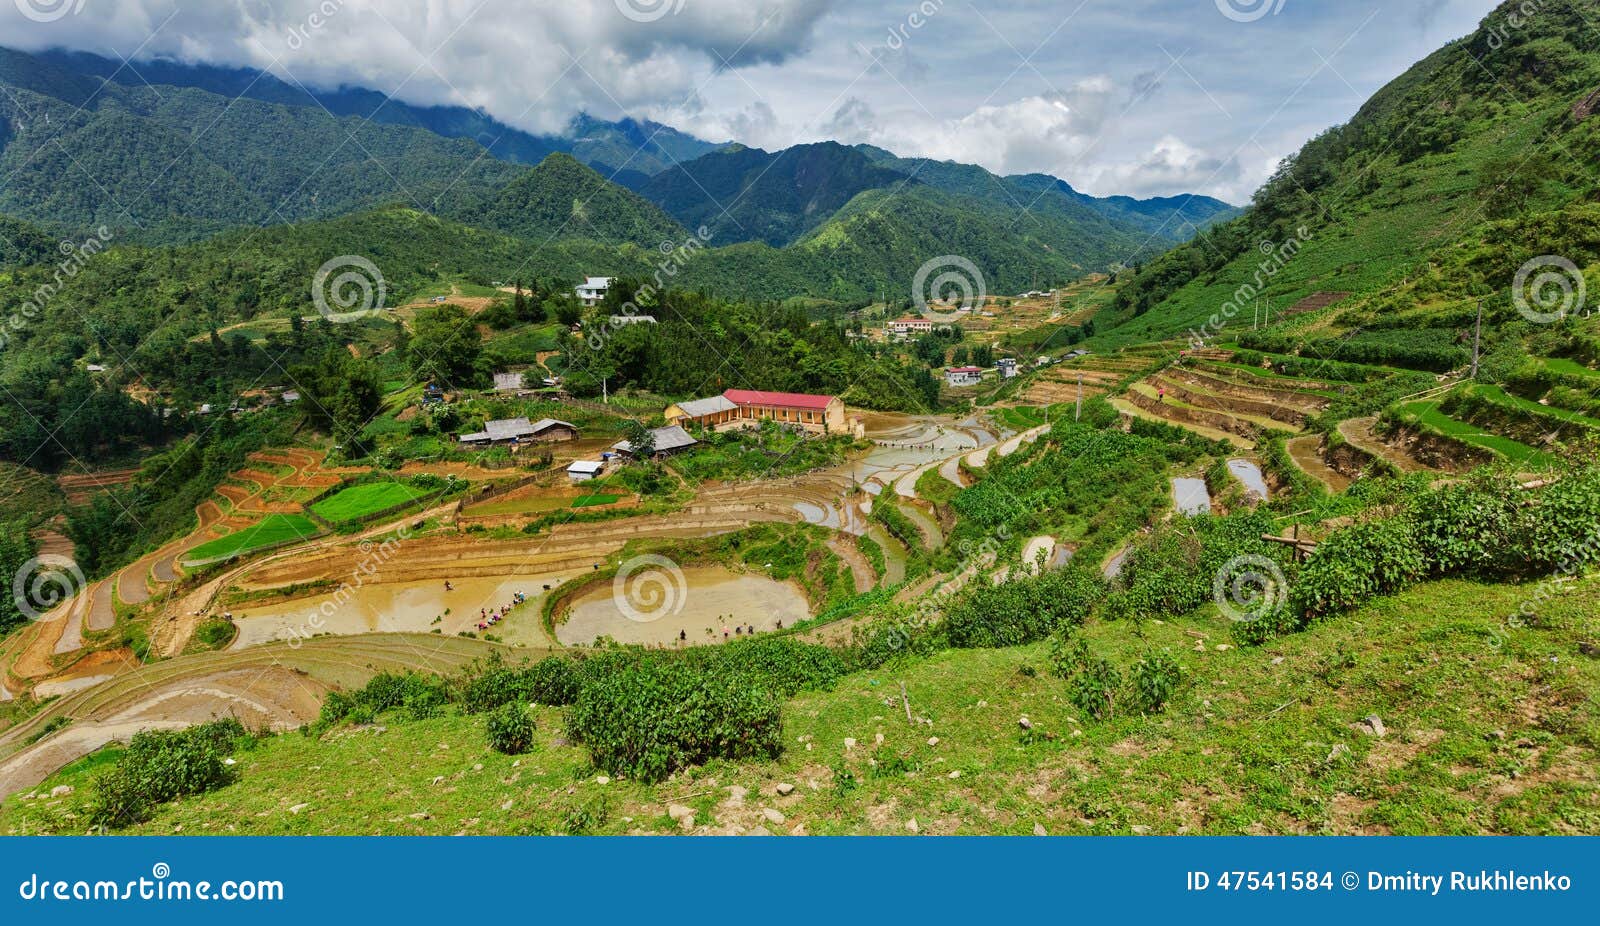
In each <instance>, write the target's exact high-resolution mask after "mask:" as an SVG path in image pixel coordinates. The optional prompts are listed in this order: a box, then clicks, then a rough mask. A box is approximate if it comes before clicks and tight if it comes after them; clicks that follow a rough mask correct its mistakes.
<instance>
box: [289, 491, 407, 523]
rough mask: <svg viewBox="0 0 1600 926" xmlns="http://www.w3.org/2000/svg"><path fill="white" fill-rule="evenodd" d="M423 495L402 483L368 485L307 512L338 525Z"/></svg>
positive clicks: (321, 502)
mask: <svg viewBox="0 0 1600 926" xmlns="http://www.w3.org/2000/svg"><path fill="white" fill-rule="evenodd" d="M427 494H428V493H427V491H426V490H425V489H419V488H417V487H416V486H413V485H407V484H406V483H403V482H369V483H365V484H364V485H358V486H351V487H350V488H348V489H345V490H344V491H342V492H339V493H336V494H334V495H331V496H329V497H328V498H325V499H323V500H322V501H320V502H317V503H316V504H315V505H312V506H311V510H312V512H313V513H315V514H316V515H317V516H318V517H320V518H323V519H325V520H328V521H332V522H333V523H335V524H338V523H340V522H341V521H355V520H358V519H360V518H364V517H366V516H367V515H371V514H376V513H378V512H380V511H387V510H388V509H390V508H393V507H395V506H396V505H404V504H405V503H406V502H410V501H414V500H416V499H419V498H421V497H422V496H424V495H427Z"/></svg>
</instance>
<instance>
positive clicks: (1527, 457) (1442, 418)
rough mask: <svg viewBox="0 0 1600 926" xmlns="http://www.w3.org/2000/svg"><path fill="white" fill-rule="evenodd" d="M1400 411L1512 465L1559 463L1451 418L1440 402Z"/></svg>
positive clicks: (1413, 404)
mask: <svg viewBox="0 0 1600 926" xmlns="http://www.w3.org/2000/svg"><path fill="white" fill-rule="evenodd" d="M1398 411H1399V412H1400V414H1401V416H1402V417H1405V418H1408V419H1411V420H1413V421H1416V422H1419V423H1421V424H1423V425H1425V426H1427V427H1429V428H1432V429H1434V430H1435V431H1438V432H1439V433H1440V434H1443V435H1445V436H1446V437H1451V438H1454V439H1456V440H1458V441H1461V442H1462V443H1464V444H1471V445H1473V446H1475V447H1482V448H1484V449H1485V450H1490V451H1492V452H1494V453H1495V454H1497V455H1498V456H1501V457H1504V458H1505V459H1507V460H1509V461H1510V462H1512V463H1531V464H1534V465H1536V466H1552V465H1554V464H1555V463H1556V462H1557V461H1556V459H1555V458H1554V457H1552V456H1550V455H1549V454H1547V453H1545V452H1543V451H1540V450H1535V449H1534V448H1532V447H1529V446H1528V445H1527V444H1524V443H1521V442H1519V441H1514V440H1512V439H1510V438H1509V437H1501V436H1500V435H1498V434H1492V433H1490V432H1488V431H1485V430H1484V429H1482V428H1480V427H1477V426H1476V425H1471V424H1468V423H1466V422H1465V421H1458V420H1457V419H1455V418H1451V417H1450V416H1449V415H1446V414H1445V413H1444V412H1442V411H1440V410H1439V402H1437V401H1427V402H1407V403H1406V404H1404V405H1401V406H1399V409H1398Z"/></svg>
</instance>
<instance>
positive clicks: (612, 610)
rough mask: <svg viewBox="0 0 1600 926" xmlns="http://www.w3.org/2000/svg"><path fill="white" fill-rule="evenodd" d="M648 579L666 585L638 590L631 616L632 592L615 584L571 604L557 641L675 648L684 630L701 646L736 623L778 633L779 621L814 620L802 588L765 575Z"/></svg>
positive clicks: (719, 571)
mask: <svg viewBox="0 0 1600 926" xmlns="http://www.w3.org/2000/svg"><path fill="white" fill-rule="evenodd" d="M636 578H641V577H640V576H637V575H636ZM650 578H652V579H653V578H660V579H662V581H661V582H659V583H655V584H653V585H652V586H646V587H634V592H633V595H632V598H631V602H632V603H631V605H630V606H629V607H630V609H631V610H632V611H633V615H634V616H632V617H630V616H629V615H628V614H625V613H624V611H623V606H622V601H627V600H630V599H628V598H627V594H628V593H627V592H625V591H623V590H621V589H618V588H616V587H615V583H612V582H606V583H603V584H600V585H598V586H595V587H594V588H591V589H588V590H587V591H585V592H584V593H583V594H581V595H579V596H578V597H577V598H576V599H575V600H574V601H573V602H572V607H571V610H570V612H569V613H568V615H567V618H566V620H564V621H562V622H561V623H560V624H557V625H556V639H558V640H560V641H561V642H562V643H565V644H567V645H569V646H576V645H585V644H590V643H593V642H594V641H595V639H596V638H597V637H610V638H611V639H613V640H616V641H617V642H619V643H646V644H648V643H674V642H676V641H677V639H678V633H679V632H680V631H683V632H687V633H688V635H689V642H690V643H693V644H701V643H709V642H712V641H713V640H715V641H716V642H721V640H722V628H723V627H724V626H727V627H728V628H729V629H730V630H731V629H732V627H733V624H734V623H738V624H739V625H741V626H749V625H751V624H754V625H755V628H756V630H757V631H759V632H767V631H772V630H776V629H777V628H778V622H779V621H782V622H783V625H784V626H785V627H792V626H794V625H795V624H796V623H798V622H800V621H803V620H805V619H806V618H808V617H810V616H811V609H810V606H809V605H808V604H807V603H806V597H805V595H804V594H802V593H801V591H800V589H799V588H798V587H796V586H794V585H792V584H789V583H787V582H778V581H775V580H773V579H769V578H767V577H765V576H762V575H751V574H740V573H735V572H732V571H730V570H728V569H724V568H722V567H720V566H693V567H689V568H687V569H684V570H682V581H681V582H679V581H678V579H677V578H676V577H674V576H670V575H668V574H666V573H662V574H660V576H656V577H650ZM619 599H620V601H619ZM652 605H653V607H652ZM640 618H642V620H641V619H640ZM707 628H710V629H711V630H712V634H711V635H707V633H706V629H707Z"/></svg>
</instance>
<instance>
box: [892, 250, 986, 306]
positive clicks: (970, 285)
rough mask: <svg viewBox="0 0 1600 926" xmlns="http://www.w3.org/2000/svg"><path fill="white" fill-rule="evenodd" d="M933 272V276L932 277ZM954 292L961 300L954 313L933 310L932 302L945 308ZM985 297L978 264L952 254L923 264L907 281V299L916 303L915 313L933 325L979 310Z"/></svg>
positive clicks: (984, 285) (984, 288)
mask: <svg viewBox="0 0 1600 926" xmlns="http://www.w3.org/2000/svg"><path fill="white" fill-rule="evenodd" d="M936 271H937V272H938V275H937V276H935V275H934V274H935V272H936ZM930 278H931V279H930ZM956 292H959V293H960V296H961V301H960V303H959V304H958V305H957V309H956V311H955V312H939V311H936V310H935V309H934V308H933V303H934V302H935V301H937V302H939V303H942V304H945V305H948V304H949V303H950V302H951V301H952V298H951V297H952V296H953V295H954V294H955V293H956ZM988 296H989V290H988V286H987V285H986V284H985V283H984V281H983V273H982V272H981V271H979V270H978V265H977V264H974V263H973V262H972V261H970V260H967V259H966V258H965V257H958V256H956V255H954V254H946V255H944V256H943V257H935V258H934V259H933V260H930V261H928V262H927V263H925V264H923V265H922V266H921V267H920V268H919V269H918V270H917V275H916V278H915V279H913V280H912V281H911V298H912V299H913V300H914V301H915V302H916V305H917V311H918V312H921V313H922V316H923V317H924V318H931V319H933V320H934V321H936V322H953V321H955V320H956V319H957V318H959V317H960V316H961V313H962V312H975V311H977V310H978V309H980V308H982V307H983V304H984V300H986V299H987V298H988Z"/></svg>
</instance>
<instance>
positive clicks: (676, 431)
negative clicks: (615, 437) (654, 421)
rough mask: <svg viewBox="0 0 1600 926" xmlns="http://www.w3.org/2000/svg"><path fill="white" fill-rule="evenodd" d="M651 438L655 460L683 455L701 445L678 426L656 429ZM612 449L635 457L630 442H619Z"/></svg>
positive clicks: (651, 433) (626, 455)
mask: <svg viewBox="0 0 1600 926" xmlns="http://www.w3.org/2000/svg"><path fill="white" fill-rule="evenodd" d="M650 436H651V438H652V439H653V441H654V443H655V451H654V452H653V453H651V456H652V457H653V458H655V459H660V458H661V457H667V456H672V455H673V454H675V453H682V452H683V451H685V450H688V449H689V448H690V447H693V446H694V445H696V444H698V443H700V442H699V441H697V440H695V439H694V438H693V437H690V436H689V432H688V431H685V430H684V429H683V428H681V427H678V426H676V425H673V426H671V427H666V428H655V429H653V430H652V431H651V432H650ZM611 449H612V450H615V451H616V452H617V453H620V454H622V455H623V456H625V457H633V456H634V452H633V444H632V443H630V442H629V441H625V440H624V441H617V443H615V444H613V445H612V447H611Z"/></svg>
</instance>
